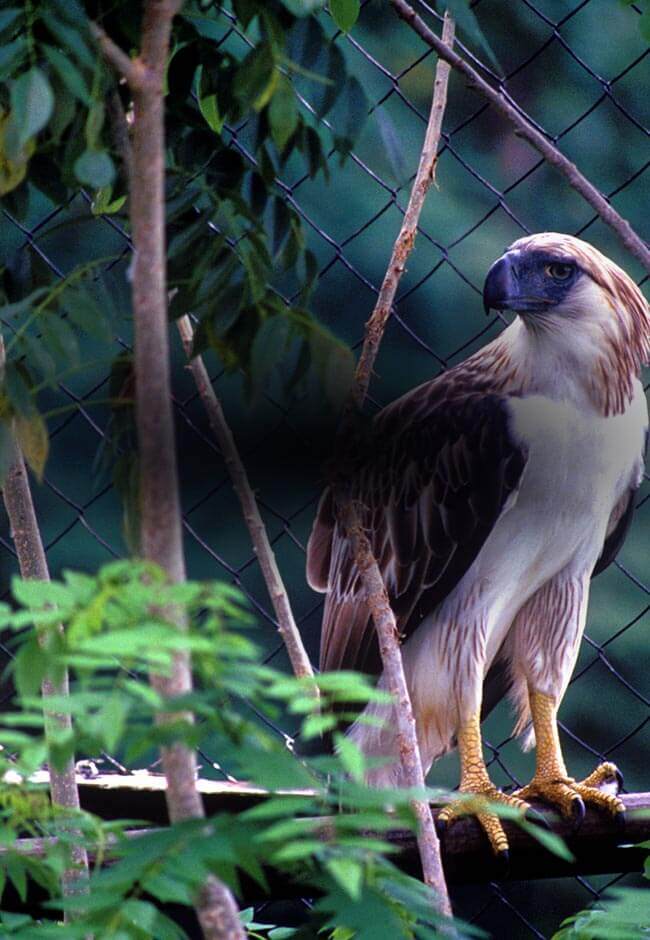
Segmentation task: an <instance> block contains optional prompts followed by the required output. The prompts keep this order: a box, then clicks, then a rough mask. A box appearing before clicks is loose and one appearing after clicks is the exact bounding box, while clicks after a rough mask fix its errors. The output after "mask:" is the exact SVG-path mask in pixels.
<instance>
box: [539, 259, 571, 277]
mask: <svg viewBox="0 0 650 940" xmlns="http://www.w3.org/2000/svg"><path fill="white" fill-rule="evenodd" d="M574 270H575V265H573V264H569V263H566V262H562V261H553V262H552V263H551V264H547V265H546V267H545V268H544V271H545V272H546V274H548V275H549V277H552V278H553V280H554V281H568V280H569V278H570V277H571V275H572V274H573V272H574Z"/></svg>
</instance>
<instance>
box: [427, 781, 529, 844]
mask: <svg viewBox="0 0 650 940" xmlns="http://www.w3.org/2000/svg"><path fill="white" fill-rule="evenodd" d="M460 792H461V793H463V794H467V796H466V798H465V799H463V800H456V801H455V802H454V803H449V804H448V805H447V806H445V807H444V809H443V810H441V812H440V815H439V816H438V820H437V825H438V830H439V832H440V833H441V834H442V833H444V832H445V830H446V829H447V828H448V827H449V826H451V825H452V824H453V823H455V822H456V820H457V819H460V817H461V816H468V815H472V816H476V819H477V820H478V822H479V824H480V826H481V828H482V829H483V831H484V832H485V834H486V835H487V837H488V839H489V840H490V845H491V846H492V850H493V852H494V853H495V855H497V856H498V857H499V858H501V859H502V860H503V861H504V862H507V860H508V839H507V837H506V834H505V832H504V831H503V826H502V825H501V820H500V819H499V817H498V816H496V815H495V814H494V813H491V812H490V809H489V804H490V803H500V804H501V805H502V806H510V807H512V808H513V809H516V810H518V811H519V812H520V813H521V815H522V816H524V815H525V814H526V812H527V811H528V810H529V809H530V806H529V805H528V803H526V802H525V801H524V800H523V799H520V798H519V797H518V796H515V795H510V794H507V793H502V792H501V790H498V789H497V788H496V787H495V786H494V784H493V783H491V782H490V781H489V780H486V781H485V782H484V783H480V784H478V785H474V786H471V787H461V788H460Z"/></svg>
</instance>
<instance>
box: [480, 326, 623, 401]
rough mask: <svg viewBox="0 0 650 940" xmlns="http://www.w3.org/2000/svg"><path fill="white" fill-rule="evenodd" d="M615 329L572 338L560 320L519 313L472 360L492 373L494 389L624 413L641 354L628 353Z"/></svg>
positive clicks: (481, 370) (482, 370)
mask: <svg viewBox="0 0 650 940" xmlns="http://www.w3.org/2000/svg"><path fill="white" fill-rule="evenodd" d="M616 340H617V336H616V334H615V333H614V332H612V333H611V334H610V335H608V336H607V335H600V336H586V337H584V338H581V341H579V342H573V343H571V342H567V331H565V330H564V329H560V326H559V324H558V323H554V322H553V321H551V320H550V318H549V321H547V322H546V323H543V324H541V323H539V322H535V321H532V320H531V321H529V322H528V323H527V324H526V323H524V321H523V320H522V319H521V318H520V317H518V318H517V319H516V320H515V321H514V322H513V323H512V324H510V326H508V327H507V328H506V329H505V330H504V331H503V333H501V334H500V336H498V337H497V338H496V339H495V340H493V341H492V342H491V343H489V344H488V345H487V346H485V347H484V348H483V349H481V350H479V352H478V353H476V354H475V355H474V356H472V357H471V359H469V360H468V361H467V365H468V366H470V368H471V369H472V371H474V370H476V372H478V373H482V374H483V375H486V374H487V375H489V376H490V379H491V382H490V385H491V386H492V388H493V390H494V391H500V392H506V393H508V394H510V395H516V396H526V395H544V396H545V397H548V398H554V399H558V400H561V401H571V402H572V403H573V404H575V405H576V406H578V407H580V408H581V409H583V410H587V411H595V412H597V413H598V414H601V415H603V416H604V417H609V416H611V415H617V414H622V413H623V412H624V411H625V410H626V409H627V407H628V406H629V404H630V402H631V400H632V398H633V395H634V383H635V379H636V377H637V374H638V368H639V362H638V357H636V356H634V355H631V354H629V353H628V354H624V351H623V350H622V348H621V344H620V343H618V342H617V341H616Z"/></svg>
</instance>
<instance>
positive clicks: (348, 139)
mask: <svg viewBox="0 0 650 940" xmlns="http://www.w3.org/2000/svg"><path fill="white" fill-rule="evenodd" d="M367 117H368V99H367V98H366V95H365V93H364V90H363V88H362V87H361V85H360V83H359V81H358V79H356V78H355V77H354V76H353V77H352V78H350V79H349V81H348V82H347V83H346V85H345V88H344V90H343V93H342V94H341V95H339V97H338V99H337V101H336V106H335V107H334V111H333V112H332V124H333V127H334V142H335V144H336V148H337V150H338V151H339V152H340V153H342V154H347V153H349V152H350V150H351V149H352V145H353V143H354V141H355V140H356V139H357V137H358V136H359V133H360V131H361V130H362V128H363V126H364V124H365V123H366V119H367Z"/></svg>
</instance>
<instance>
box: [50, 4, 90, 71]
mask: <svg viewBox="0 0 650 940" xmlns="http://www.w3.org/2000/svg"><path fill="white" fill-rule="evenodd" d="M71 6H72V4H71V3H70V2H69V0H66V13H69V12H70V8H71ZM39 14H40V16H41V17H42V19H43V22H44V23H45V25H46V26H47V28H48V30H49V31H50V33H52V35H53V36H54V38H55V39H58V41H59V44H60V45H61V47H62V48H63V49H65V50H66V51H70V52H72V54H73V55H75V56H76V57H77V59H78V61H79V62H81V64H82V65H85V66H86V68H88V69H91V70H92V69H94V68H95V67H96V53H95V49H94V46H93V51H92V52H91V51H90V48H89V47H88V45H87V43H86V42H85V40H84V38H83V37H82V32H81V30H80V29H75V28H74V27H72V26H69V25H68V24H67V23H64V22H63V21H62V20H60V19H59V18H58V17H56V16H54V14H53V13H52V12H50V10H48V9H47V8H46V7H45V5H42V6H41V8H40V9H39ZM79 25H80V26H82V27H86V26H87V19H86V15H85V14H83V13H82V18H81V21H80V24H79Z"/></svg>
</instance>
